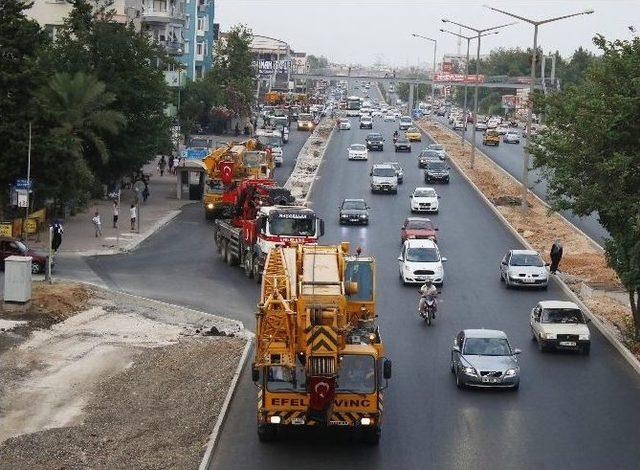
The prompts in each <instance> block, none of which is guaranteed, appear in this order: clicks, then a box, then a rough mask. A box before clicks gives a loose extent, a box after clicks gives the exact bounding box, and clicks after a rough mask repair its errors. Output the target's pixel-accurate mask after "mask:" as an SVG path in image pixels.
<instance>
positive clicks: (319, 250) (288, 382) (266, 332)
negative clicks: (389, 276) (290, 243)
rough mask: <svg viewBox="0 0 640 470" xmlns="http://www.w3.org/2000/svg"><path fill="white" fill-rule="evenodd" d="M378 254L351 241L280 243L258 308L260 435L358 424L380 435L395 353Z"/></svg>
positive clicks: (372, 437)
mask: <svg viewBox="0 0 640 470" xmlns="http://www.w3.org/2000/svg"><path fill="white" fill-rule="evenodd" d="M375 288H376V286H375V261H374V259H373V258H371V257H366V256H360V250H359V249H358V250H357V253H356V254H349V243H347V242H343V243H342V244H340V245H335V246H317V245H315V246H314V245H299V246H296V247H277V248H273V249H272V250H271V251H270V252H269V254H268V255H267V259H266V262H265V267H264V271H263V278H262V292H261V298H260V303H259V305H258V312H257V323H258V325H257V330H256V331H257V335H256V338H257V345H256V355H255V362H254V364H253V370H252V378H253V380H254V382H256V383H257V385H258V388H259V392H258V410H257V411H258V413H257V418H258V436H259V438H260V440H262V441H265V440H271V439H274V438H275V437H276V435H277V432H278V429H279V428H282V427H289V426H298V427H305V426H331V427H343V428H352V429H356V430H357V431H358V432H360V433H361V434H362V437H363V438H364V439H365V441H367V442H371V443H378V441H379V439H380V432H381V429H382V409H383V394H382V391H383V390H384V389H385V388H386V384H387V380H388V379H389V378H390V377H391V361H389V360H388V359H386V358H385V357H384V346H383V343H382V338H381V336H380V330H379V328H378V325H377V323H376V314H375Z"/></svg>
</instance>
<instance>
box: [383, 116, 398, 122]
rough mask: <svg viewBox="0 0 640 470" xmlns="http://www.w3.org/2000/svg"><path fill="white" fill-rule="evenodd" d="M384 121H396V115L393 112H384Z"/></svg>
mask: <svg viewBox="0 0 640 470" xmlns="http://www.w3.org/2000/svg"><path fill="white" fill-rule="evenodd" d="M384 122H396V117H395V116H394V115H393V114H385V115H384Z"/></svg>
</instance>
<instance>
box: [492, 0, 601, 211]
mask: <svg viewBox="0 0 640 470" xmlns="http://www.w3.org/2000/svg"><path fill="white" fill-rule="evenodd" d="M485 7H486V8H488V9H489V10H493V11H496V12H498V13H502V14H504V15H507V16H510V17H512V18H516V19H518V20H521V21H524V22H525V23H529V24H531V25H533V51H532V53H533V55H532V59H531V83H530V84H529V106H528V110H527V126H526V133H527V139H529V138H530V137H531V123H532V121H533V89H534V86H535V81H536V56H537V53H538V27H539V26H541V25H543V24H547V23H553V22H554V21H559V20H564V19H566V18H572V17H574V16H581V15H590V14H592V13H593V10H585V11H581V12H579V13H572V14H570V15H563V16H556V17H555V18H547V19H544V20H538V21H534V20H531V19H529V18H525V17H523V16H519V15H516V14H514V13H509V12H508V11H504V10H499V9H498V8H493V7H490V6H488V5H485ZM522 153H523V159H522V200H521V201H520V203H521V205H522V211H523V212H527V193H528V192H529V145H524V146H523V147H522Z"/></svg>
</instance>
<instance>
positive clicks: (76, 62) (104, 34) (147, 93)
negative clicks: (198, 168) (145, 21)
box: [41, 0, 175, 184]
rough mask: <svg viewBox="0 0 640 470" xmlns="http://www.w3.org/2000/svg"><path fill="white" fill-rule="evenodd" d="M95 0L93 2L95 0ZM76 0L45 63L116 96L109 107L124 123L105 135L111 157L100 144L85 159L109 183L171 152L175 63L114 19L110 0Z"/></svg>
mask: <svg viewBox="0 0 640 470" xmlns="http://www.w3.org/2000/svg"><path fill="white" fill-rule="evenodd" d="M92 3H93V2H92ZM97 3H98V5H97V7H92V6H91V3H89V2H88V1H87V0H73V5H74V6H73V9H72V11H71V13H70V15H69V17H68V18H67V20H66V21H65V23H64V25H63V27H62V28H61V30H60V32H59V34H58V36H57V38H56V41H55V42H54V43H53V44H52V45H51V46H50V47H49V48H48V49H47V51H46V52H45V54H43V57H42V60H41V63H42V66H43V68H44V70H45V71H47V73H49V74H54V73H56V72H66V73H70V74H75V73H76V72H84V73H86V74H91V75H94V76H95V77H96V78H97V79H98V80H99V81H100V82H102V83H104V85H105V91H106V92H108V93H109V94H110V95H111V96H113V97H114V98H115V99H114V100H113V101H112V102H111V103H110V104H109V109H110V110H112V111H116V112H118V113H121V114H122V115H123V116H124V118H125V119H126V125H125V126H124V127H122V129H121V130H120V132H119V133H118V134H117V135H115V134H107V135H105V136H103V138H104V144H105V148H106V149H108V150H109V153H110V158H109V159H108V160H105V159H104V158H103V154H102V151H101V150H100V149H99V148H98V147H94V146H88V147H87V148H85V159H86V161H87V162H88V165H89V167H90V168H91V170H92V171H93V172H94V174H95V175H96V177H97V178H98V180H99V181H101V182H103V183H106V184H110V183H114V182H116V181H117V180H118V179H119V178H121V177H122V176H124V175H126V174H130V173H131V172H133V171H135V170H137V169H139V168H140V167H141V166H142V165H144V164H145V163H147V162H149V161H150V160H152V159H153V158H154V156H155V155H157V154H160V153H167V152H169V151H171V148H172V146H171V133H170V126H171V120H170V119H169V118H168V117H167V116H166V115H165V114H164V110H165V109H166V107H167V105H168V102H169V99H170V93H169V90H168V87H167V85H166V83H165V79H164V71H165V70H167V69H168V67H169V66H170V65H175V64H174V62H173V61H172V60H171V59H170V58H169V57H168V56H167V55H166V52H165V51H164V49H163V48H162V46H160V45H159V44H157V43H155V42H153V41H152V40H151V39H150V38H149V36H148V35H147V34H146V33H145V32H139V33H138V32H136V31H135V29H134V27H133V25H132V24H128V25H123V24H120V23H118V22H116V21H114V19H113V10H110V9H109V3H108V2H105V1H98V2H97Z"/></svg>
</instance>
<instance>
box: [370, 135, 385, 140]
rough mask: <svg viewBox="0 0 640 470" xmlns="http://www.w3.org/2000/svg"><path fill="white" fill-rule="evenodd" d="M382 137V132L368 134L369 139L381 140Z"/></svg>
mask: <svg viewBox="0 0 640 470" xmlns="http://www.w3.org/2000/svg"><path fill="white" fill-rule="evenodd" d="M380 139H382V134H369V135H368V136H367V140H380Z"/></svg>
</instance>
